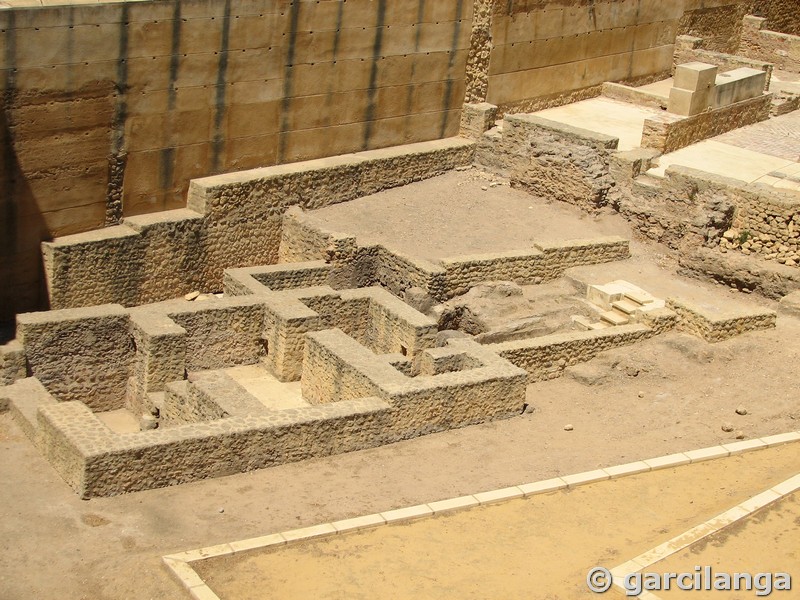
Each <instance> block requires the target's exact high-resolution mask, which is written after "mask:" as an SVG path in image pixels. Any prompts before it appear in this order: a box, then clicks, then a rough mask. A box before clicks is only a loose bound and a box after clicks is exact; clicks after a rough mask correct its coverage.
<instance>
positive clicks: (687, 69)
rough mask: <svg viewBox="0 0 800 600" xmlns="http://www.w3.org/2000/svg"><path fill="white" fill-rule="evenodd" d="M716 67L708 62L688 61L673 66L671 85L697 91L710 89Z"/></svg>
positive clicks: (715, 73) (712, 84) (715, 74)
mask: <svg viewBox="0 0 800 600" xmlns="http://www.w3.org/2000/svg"><path fill="white" fill-rule="evenodd" d="M717 70H718V69H717V67H716V66H715V65H710V64H708V63H702V62H690V63H685V64H682V65H678V66H677V67H676V68H675V79H674V83H673V87H676V88H680V89H682V90H689V91H692V92H698V91H702V90H708V89H711V88H712V87H713V86H714V80H715V78H716V76H717Z"/></svg>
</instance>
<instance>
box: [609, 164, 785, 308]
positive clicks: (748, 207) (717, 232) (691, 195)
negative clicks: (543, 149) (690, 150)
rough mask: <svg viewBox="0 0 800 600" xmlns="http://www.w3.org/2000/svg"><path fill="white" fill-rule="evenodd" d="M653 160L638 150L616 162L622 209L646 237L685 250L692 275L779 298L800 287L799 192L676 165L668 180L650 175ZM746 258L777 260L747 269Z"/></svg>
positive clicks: (618, 203)
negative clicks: (642, 174)
mask: <svg viewBox="0 0 800 600" xmlns="http://www.w3.org/2000/svg"><path fill="white" fill-rule="evenodd" d="M647 161H648V159H647V157H646V156H643V155H642V153H641V152H639V151H634V152H626V153H619V154H617V155H615V157H614V161H613V164H612V173H613V174H614V177H615V178H616V179H617V182H618V186H617V191H618V194H617V196H616V202H615V207H616V208H617V210H618V211H619V212H620V213H621V214H623V215H624V216H625V217H626V218H628V220H629V221H631V223H633V224H634V226H635V227H636V228H637V229H638V230H639V232H640V233H642V234H643V235H644V236H646V237H648V238H650V239H652V240H655V241H658V242H660V243H664V244H666V245H668V246H670V247H671V248H673V249H675V250H678V252H679V253H680V254H681V259H680V260H681V263H682V265H683V266H684V267H685V268H686V269H687V271H688V272H693V273H706V274H707V275H709V276H711V277H713V278H714V279H716V280H719V281H723V282H725V283H726V284H728V285H734V286H735V287H739V288H741V289H747V290H749V291H754V290H759V291H761V292H762V293H764V294H765V295H767V296H769V297H773V298H774V297H780V296H782V295H785V294H786V293H788V292H789V291H791V290H793V289H796V288H797V285H798V283H797V282H798V273H797V269H796V267H797V265H798V264H800V215H798V209H799V208H800V199H799V198H798V196H797V194H796V193H795V192H793V191H791V190H781V189H777V188H768V187H765V186H760V185H754V184H745V183H742V182H741V181H737V180H733V179H727V178H724V177H720V176H716V175H712V174H709V173H705V172H703V171H698V170H695V169H690V168H686V167H670V168H669V169H667V172H666V176H665V178H664V179H654V178H642V177H640V176H639V174H640V172H641V169H646V168H647V164H648V162H647ZM636 165H640V167H637V166H636ZM720 253H722V254H720ZM742 254H744V255H750V254H758V255H759V256H761V257H763V258H766V259H768V260H770V261H774V262H773V263H772V265H770V264H769V263H765V264H763V265H760V266H759V265H754V264H745V263H743V262H742V261H737V260H736V257H737V255H738V256H739V257H741V256H742ZM775 263H780V264H775ZM783 265H788V267H791V268H788V267H784V266H783Z"/></svg>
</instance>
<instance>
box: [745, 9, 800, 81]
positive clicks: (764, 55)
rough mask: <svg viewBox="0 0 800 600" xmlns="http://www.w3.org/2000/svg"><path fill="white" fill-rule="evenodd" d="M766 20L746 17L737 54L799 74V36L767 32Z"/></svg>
mask: <svg viewBox="0 0 800 600" xmlns="http://www.w3.org/2000/svg"><path fill="white" fill-rule="evenodd" d="M766 23H767V19H764V18H761V17H754V16H746V17H745V18H744V24H743V27H742V38H741V44H740V46H739V54H742V55H744V56H747V57H749V58H752V59H755V60H764V61H768V62H771V63H773V64H774V65H775V67H776V68H778V69H782V70H784V71H791V72H793V73H800V36H797V35H789V34H786V33H778V32H776V31H768V30H766V29H765V26H766Z"/></svg>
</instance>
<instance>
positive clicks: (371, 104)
mask: <svg viewBox="0 0 800 600" xmlns="http://www.w3.org/2000/svg"><path fill="white" fill-rule="evenodd" d="M385 22H386V0H378V21H377V23H376V24H375V42H374V43H373V44H372V68H371V69H370V73H369V91H368V92H367V110H366V112H365V113H364V121H365V122H366V123H365V126H364V141H363V143H362V144H361V149H362V150H367V149H369V140H370V138H371V137H372V122H373V121H374V119H375V99H376V96H377V95H378V61H379V60H380V58H381V51H382V50H383V26H384V24H385Z"/></svg>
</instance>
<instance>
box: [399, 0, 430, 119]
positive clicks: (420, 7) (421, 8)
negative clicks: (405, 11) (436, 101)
mask: <svg viewBox="0 0 800 600" xmlns="http://www.w3.org/2000/svg"><path fill="white" fill-rule="evenodd" d="M424 18H425V0H418V2H417V30H416V31H415V32H414V54H417V53H418V52H419V41H420V38H421V36H422V20H423V19H424ZM416 80H417V61H416V57H415V58H414V60H413V61H412V62H411V79H410V81H409V82H408V90H407V92H406V118H405V123H404V125H403V127H404V129H405V131H406V132H407V131H408V129H409V124H410V122H411V113H412V111H411V109H412V107H413V106H414V104H413V103H414V91H415V90H416V89H417V86H416V85H414V82H415V81H416Z"/></svg>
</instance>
